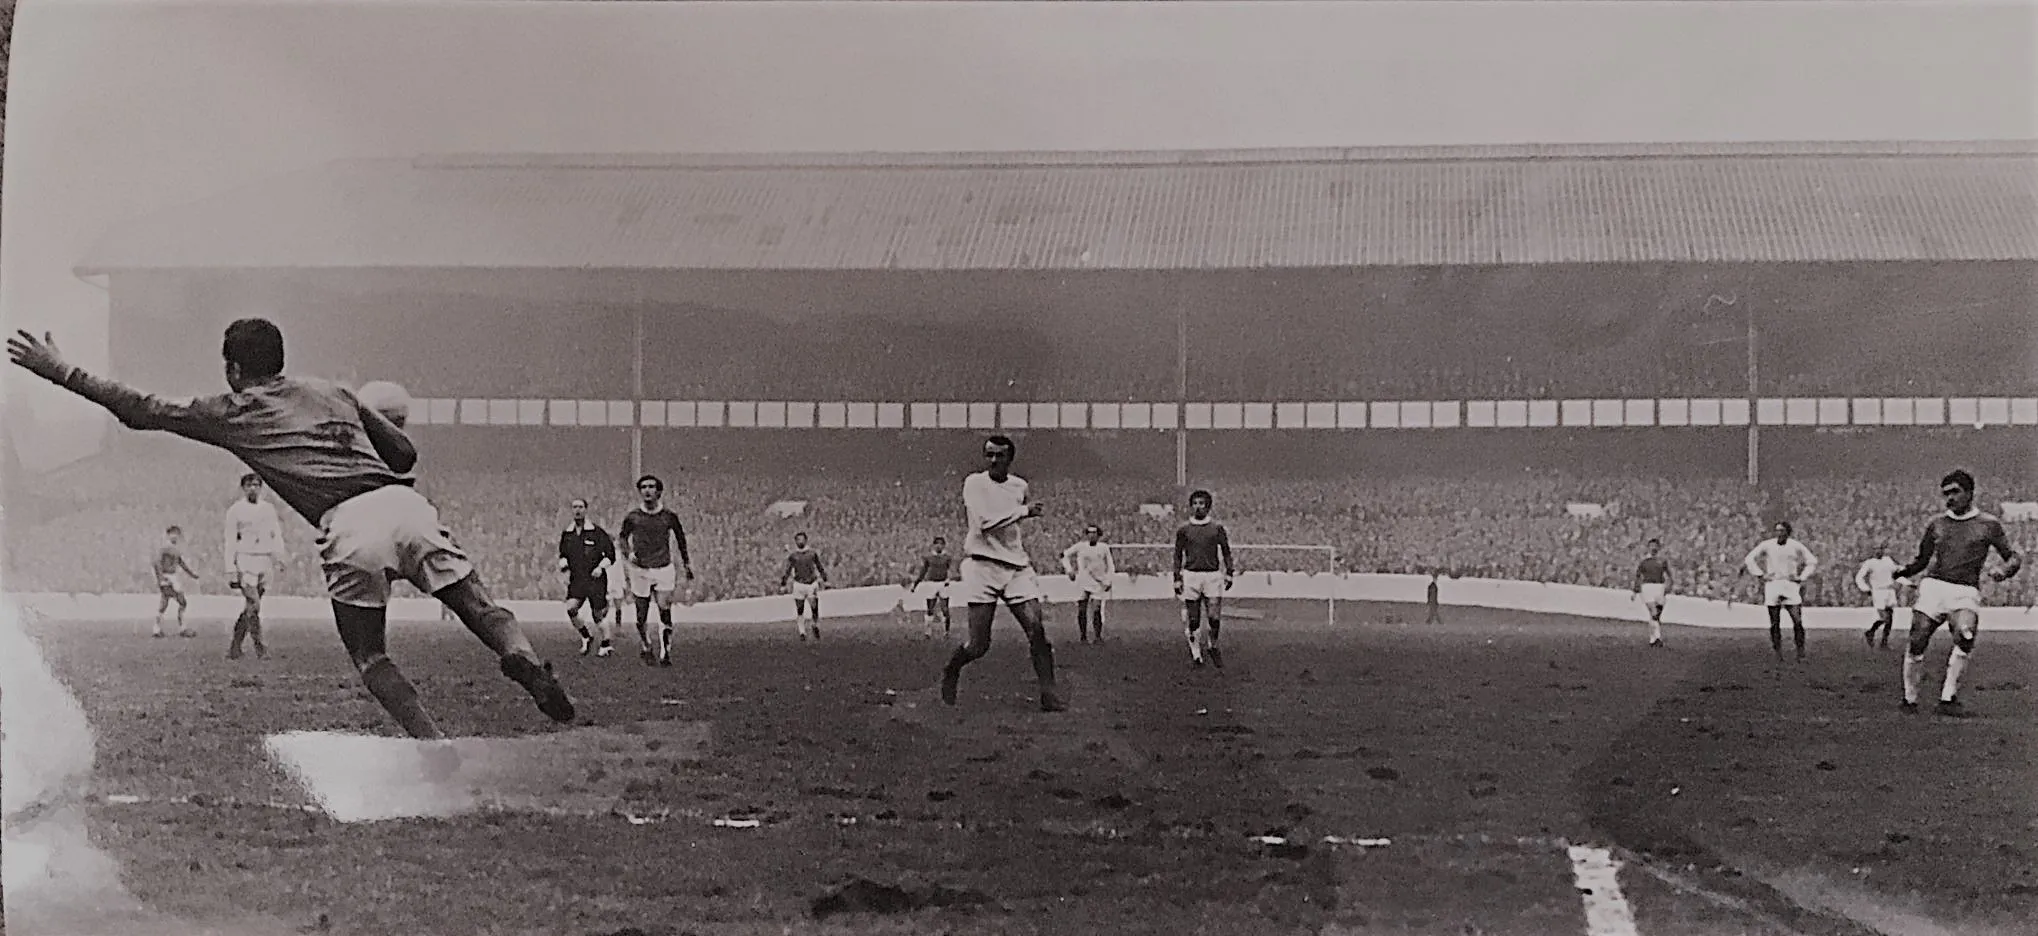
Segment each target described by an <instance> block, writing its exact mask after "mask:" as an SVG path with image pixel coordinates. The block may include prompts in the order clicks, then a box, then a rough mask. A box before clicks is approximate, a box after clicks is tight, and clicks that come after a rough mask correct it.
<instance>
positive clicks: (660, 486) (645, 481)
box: [637, 474, 665, 494]
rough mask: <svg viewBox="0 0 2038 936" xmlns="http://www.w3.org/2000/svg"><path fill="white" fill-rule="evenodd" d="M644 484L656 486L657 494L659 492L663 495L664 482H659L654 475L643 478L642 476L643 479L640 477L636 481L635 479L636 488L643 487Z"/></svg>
mask: <svg viewBox="0 0 2038 936" xmlns="http://www.w3.org/2000/svg"><path fill="white" fill-rule="evenodd" d="M646 484H656V485H658V492H659V493H661V494H662V493H664V492H665V482H664V481H661V480H659V478H658V476H657V475H654V474H647V475H645V476H643V477H641V478H638V479H637V486H638V487H643V486H644V485H646Z"/></svg>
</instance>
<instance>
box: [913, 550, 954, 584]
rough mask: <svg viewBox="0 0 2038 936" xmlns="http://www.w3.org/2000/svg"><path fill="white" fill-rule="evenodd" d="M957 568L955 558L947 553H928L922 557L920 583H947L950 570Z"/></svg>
mask: <svg viewBox="0 0 2038 936" xmlns="http://www.w3.org/2000/svg"><path fill="white" fill-rule="evenodd" d="M954 568H955V557H954V556H951V555H949V554H947V553H928V554H927V555H924V556H921V557H920V576H919V578H920V581H922V582H946V581H948V575H949V570H951V569H954Z"/></svg>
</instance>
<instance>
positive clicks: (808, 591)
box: [778, 533, 828, 643]
mask: <svg viewBox="0 0 2038 936" xmlns="http://www.w3.org/2000/svg"><path fill="white" fill-rule="evenodd" d="M827 584H828V565H827V563H824V562H822V561H821V554H820V553H818V552H815V551H814V550H812V549H810V548H808V546H807V534H805V533H795V534H793V551H792V552H790V553H787V554H786V557H785V571H784V572H782V573H780V575H779V577H778V587H780V588H786V587H787V586H788V585H790V586H791V588H792V596H793V620H794V621H795V622H797V623H798V624H799V626H800V642H801V643H806V641H807V637H808V635H809V634H812V636H813V638H814V639H815V640H820V639H821V588H822V587H823V586H825V585H827ZM809 614H811V615H812V617H811V618H810V617H808V615H809Z"/></svg>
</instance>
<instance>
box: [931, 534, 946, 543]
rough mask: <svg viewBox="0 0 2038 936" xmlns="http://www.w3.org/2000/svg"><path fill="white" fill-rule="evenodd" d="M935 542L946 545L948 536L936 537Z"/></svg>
mask: <svg viewBox="0 0 2038 936" xmlns="http://www.w3.org/2000/svg"><path fill="white" fill-rule="evenodd" d="M934 541H935V542H937V543H946V542H948V537H946V536H937V537H935V538H934Z"/></svg>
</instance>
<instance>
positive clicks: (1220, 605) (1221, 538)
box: [1175, 491, 1236, 669]
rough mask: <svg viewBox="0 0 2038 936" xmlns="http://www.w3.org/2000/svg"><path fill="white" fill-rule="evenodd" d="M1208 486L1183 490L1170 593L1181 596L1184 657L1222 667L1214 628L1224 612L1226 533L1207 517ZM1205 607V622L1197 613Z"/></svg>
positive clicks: (1227, 573) (1228, 577) (1228, 538)
mask: <svg viewBox="0 0 2038 936" xmlns="http://www.w3.org/2000/svg"><path fill="white" fill-rule="evenodd" d="M1211 501H1212V498H1211V496H1210V492H1209V491H1197V492H1195V493H1193V494H1190V495H1189V522H1188V523H1184V524H1182V526H1181V528H1180V529H1177V530H1176V531H1175V594H1176V595H1178V596H1180V597H1181V599H1182V622H1183V623H1184V624H1185V625H1186V626H1187V628H1188V637H1189V662H1190V663H1191V664H1192V665H1195V666H1202V665H1203V661H1204V660H1205V659H1208V660H1209V661H1210V663H1211V665H1213V666H1215V667H1217V668H1218V669H1223V668H1224V652H1223V651H1222V650H1220V649H1218V646H1217V636H1218V629H1219V628H1220V627H1221V626H1222V619H1223V616H1224V593H1225V592H1226V591H1228V590H1230V588H1231V575H1232V572H1233V570H1234V569H1235V568H1236V567H1235V566H1233V565H1232V563H1231V534H1229V533H1227V532H1226V531H1225V529H1224V524H1222V523H1218V522H1217V521H1215V520H1213V519H1211V518H1210V508H1211V506H1212V504H1211ZM1206 607H1207V608H1208V609H1209V616H1210V626H1209V627H1208V628H1205V627H1203V626H1202V624H1203V614H1204V609H1205V608H1206Z"/></svg>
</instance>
